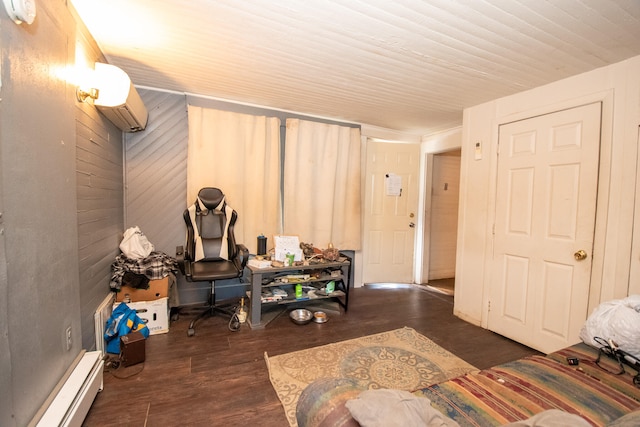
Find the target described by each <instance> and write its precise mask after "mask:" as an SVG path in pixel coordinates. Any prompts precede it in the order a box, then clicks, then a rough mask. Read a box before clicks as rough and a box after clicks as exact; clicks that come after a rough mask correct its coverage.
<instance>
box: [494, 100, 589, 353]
mask: <svg viewBox="0 0 640 427" xmlns="http://www.w3.org/2000/svg"><path fill="white" fill-rule="evenodd" d="M600 121H601V104H600V103H594V104H589V105H585V106H581V107H575V108H572V109H569V110H563V111H558V112H555V113H551V114H545V115H542V116H537V117H532V118H529V119H526V120H520V121H517V122H513V123H509V124H505V125H502V126H500V133H499V154H498V155H499V157H498V179H497V191H496V223H495V228H494V268H493V272H494V276H493V277H494V278H493V280H492V285H491V288H490V295H489V307H488V310H489V312H488V317H487V319H488V328H489V329H491V330H493V331H495V332H497V333H499V334H502V335H505V336H507V337H509V338H512V339H514V340H516V341H518V342H521V343H523V344H526V345H528V346H530V347H533V348H535V349H538V350H540V351H542V352H545V353H547V352H552V351H555V350H558V349H560V348H562V347H566V346H568V345H571V344H574V343H576V342H578V341H579V337H578V334H579V331H580V328H581V326H582V324H583V323H584V321H585V319H586V317H587V305H588V296H589V286H590V282H591V264H592V248H593V238H594V226H595V214H596V196H597V184H598V162H599V148H600Z"/></svg>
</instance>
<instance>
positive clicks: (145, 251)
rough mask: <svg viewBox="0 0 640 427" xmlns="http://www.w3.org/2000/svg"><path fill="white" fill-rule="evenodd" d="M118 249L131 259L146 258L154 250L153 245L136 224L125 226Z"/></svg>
mask: <svg viewBox="0 0 640 427" xmlns="http://www.w3.org/2000/svg"><path fill="white" fill-rule="evenodd" d="M120 250H121V251H122V253H123V254H124V255H125V256H126V257H127V258H131V259H139V258H146V257H148V256H149V254H150V253H151V252H153V250H154V246H153V244H152V243H151V242H149V239H147V236H145V235H144V234H143V233H142V231H140V228H139V227H138V226H135V227H131V228H127V230H126V231H125V232H124V238H123V239H122V242H120Z"/></svg>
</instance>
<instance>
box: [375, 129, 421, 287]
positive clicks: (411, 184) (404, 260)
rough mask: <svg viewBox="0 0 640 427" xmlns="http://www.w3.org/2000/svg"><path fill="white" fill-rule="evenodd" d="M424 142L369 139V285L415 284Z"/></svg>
mask: <svg viewBox="0 0 640 427" xmlns="http://www.w3.org/2000/svg"><path fill="white" fill-rule="evenodd" d="M419 168H420V145H419V144H401V143H384V142H375V141H371V140H369V141H368V142H367V165H366V172H365V176H366V183H365V201H364V203H365V209H364V238H363V241H364V242H363V243H364V248H363V259H364V266H363V274H362V280H363V282H364V283H380V282H393V283H412V282H413V270H414V267H413V254H414V249H415V223H416V219H417V218H416V213H417V207H418V174H419Z"/></svg>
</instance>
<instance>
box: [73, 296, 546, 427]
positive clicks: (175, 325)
mask: <svg viewBox="0 0 640 427" xmlns="http://www.w3.org/2000/svg"><path fill="white" fill-rule="evenodd" d="M452 312H453V297H450V296H447V295H443V294H441V293H438V292H434V291H430V290H427V289H426V288H423V287H419V286H412V287H406V288H400V289H385V288H374V287H363V288H357V289H353V290H352V292H351V293H350V303H349V311H348V312H347V313H342V314H341V315H330V319H329V321H328V322H327V323H325V324H316V323H311V324H308V325H304V326H299V325H295V324H294V323H293V322H291V321H290V320H289V318H288V316H287V315H286V313H284V314H283V315H281V316H279V317H277V318H275V319H274V320H273V321H272V322H271V323H269V325H268V326H267V327H266V328H264V329H256V330H252V329H250V328H249V327H248V326H247V325H243V326H242V327H241V329H240V331H238V332H231V331H230V330H229V329H228V321H227V320H226V319H224V318H222V317H213V318H208V319H204V320H202V321H201V322H199V323H198V325H197V326H196V335H195V336H194V337H187V333H186V331H187V327H188V324H189V321H190V319H191V318H192V315H193V313H195V312H192V313H188V312H185V313H182V314H181V315H180V318H179V319H178V320H177V321H175V322H172V324H171V326H170V331H169V333H168V334H163V335H153V336H151V337H149V339H148V340H147V341H146V360H145V362H144V364H138V365H134V366H130V367H127V368H120V369H119V370H115V371H113V372H105V374H104V390H103V391H102V392H101V393H99V394H98V396H97V397H96V400H95V401H94V403H93V406H92V407H91V410H90V411H89V414H88V415H87V418H86V420H85V423H84V425H85V426H122V425H126V426H178V425H180V426H267V427H270V426H274V427H276V426H277V427H286V426H287V425H288V423H287V421H286V418H285V416H284V412H283V409H282V406H281V405H280V401H279V400H278V397H277V396H276V394H275V392H274V390H273V388H272V387H271V383H270V382H269V374H268V371H267V366H266V363H265V360H264V354H265V352H266V353H267V354H269V355H270V356H274V355H277V354H283V353H288V352H291V351H296V350H301V349H304V348H308V347H312V346H318V345H323V344H328V343H332V342H336V341H342V340H347V339H351V338H357V337H360V336H364V335H369V334H375V333H378V332H384V331H388V330H392V329H397V328H402V327H403V326H408V327H411V328H413V329H415V330H416V331H418V332H419V333H421V334H423V335H425V336H427V337H429V338H430V339H431V340H433V341H434V342H436V343H437V344H439V345H440V346H442V347H444V348H445V349H447V350H449V351H451V352H452V353H454V354H456V355H457V356H459V357H460V358H462V359H464V360H466V361H467V362H469V363H471V364H472V365H474V366H476V367H477V368H480V369H482V368H487V367H490V366H493V365H496V364H499V363H503V362H507V361H510V360H515V359H518V358H520V357H523V356H527V355H531V354H538V353H537V352H536V351H535V350H532V349H530V348H528V347H525V346H523V345H520V344H518V343H516V342H513V341H511V340H509V339H506V338H504V337H501V336H499V335H497V334H494V333H492V332H490V331H487V330H485V329H482V328H479V327H476V326H473V325H471V324H469V323H466V322H464V321H462V320H460V319H458V318H457V317H455V316H453V314H452ZM116 376H117V377H116ZM127 376H128V378H118V377H127Z"/></svg>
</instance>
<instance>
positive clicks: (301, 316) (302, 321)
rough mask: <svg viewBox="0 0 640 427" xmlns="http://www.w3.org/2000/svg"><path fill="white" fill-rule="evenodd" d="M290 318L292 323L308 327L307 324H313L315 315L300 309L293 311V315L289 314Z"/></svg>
mask: <svg viewBox="0 0 640 427" xmlns="http://www.w3.org/2000/svg"><path fill="white" fill-rule="evenodd" d="M289 317H290V318H291V321H292V322H293V323H295V324H296V325H306V324H307V323H309V322H311V319H312V318H313V313H312V312H310V311H309V310H307V309H306V308H298V309H295V310H293V311H291V313H289Z"/></svg>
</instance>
